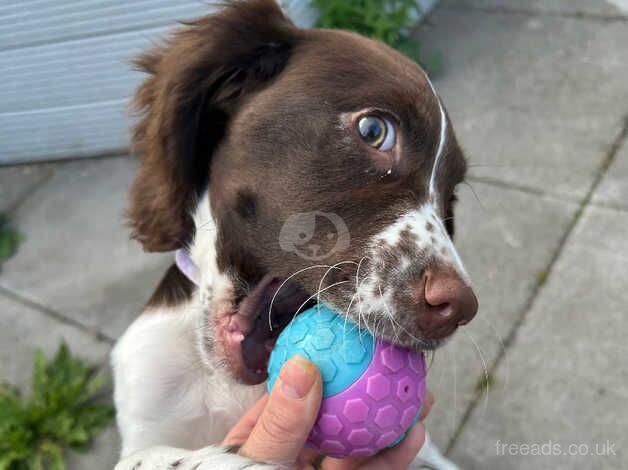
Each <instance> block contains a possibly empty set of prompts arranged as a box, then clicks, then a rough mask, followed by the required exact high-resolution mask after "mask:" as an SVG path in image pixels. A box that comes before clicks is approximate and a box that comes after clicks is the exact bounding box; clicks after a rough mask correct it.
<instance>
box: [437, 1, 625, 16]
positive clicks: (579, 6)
mask: <svg viewBox="0 0 628 470" xmlns="http://www.w3.org/2000/svg"><path fill="white" fill-rule="evenodd" d="M439 5H440V6H441V7H443V8H452V7H473V8H487V9H495V8H512V9H517V10H524V11H530V12H538V13H541V14H543V13H558V14H572V15H602V16H624V15H628V2H627V1H626V0H609V1H605V0H526V1H525V2H522V1H521V0H441V2H440V3H439Z"/></svg>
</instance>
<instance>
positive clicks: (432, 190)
mask: <svg viewBox="0 0 628 470" xmlns="http://www.w3.org/2000/svg"><path fill="white" fill-rule="evenodd" d="M425 78H426V79H427V83H428V84H429V85H430V88H431V89H432V93H434V96H435V97H436V100H437V101H438V111H439V112H440V132H439V139H438V148H437V149H436V155H435V156H434V165H433V166H432V173H431V175H430V185H429V194H430V197H431V198H432V199H433V200H437V199H438V190H437V188H436V175H437V173H438V167H439V163H440V159H441V157H442V155H443V150H444V149H445V144H446V143H447V115H446V114H445V109H444V108H443V104H442V103H441V101H440V97H439V96H438V94H437V93H436V89H435V88H434V85H432V82H431V81H430V79H429V77H428V76H427V74H425Z"/></svg>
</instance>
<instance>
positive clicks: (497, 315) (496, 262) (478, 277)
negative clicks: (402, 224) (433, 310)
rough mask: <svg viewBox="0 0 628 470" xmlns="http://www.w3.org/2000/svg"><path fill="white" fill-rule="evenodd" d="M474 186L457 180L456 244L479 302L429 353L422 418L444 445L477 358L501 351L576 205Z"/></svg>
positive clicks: (465, 401) (475, 373)
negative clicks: (427, 404)
mask: <svg viewBox="0 0 628 470" xmlns="http://www.w3.org/2000/svg"><path fill="white" fill-rule="evenodd" d="M472 187H473V190H474V191H475V193H476V194H477V199H476V196H475V195H474V194H473V193H472V191H471V189H470V188H469V187H467V186H464V185H463V186H461V187H460V191H459V197H460V203H459V204H460V206H459V208H458V211H457V218H456V225H457V227H456V233H457V236H456V244H457V246H458V248H459V250H460V252H461V256H462V259H463V261H464V262H465V265H466V267H467V269H468V271H469V273H470V275H471V279H472V281H473V282H474V288H475V290H476V294H477V296H478V299H479V302H480V310H479V313H478V315H477V317H476V318H475V319H474V320H473V321H472V322H471V323H470V324H469V325H468V326H466V327H464V328H463V329H462V330H461V331H458V332H457V333H456V335H455V337H454V338H453V340H452V341H451V342H450V343H449V344H447V345H446V346H445V347H444V348H443V349H439V350H438V351H437V352H436V353H435V357H434V362H433V365H432V367H431V369H430V372H429V374H428V385H429V387H430V389H431V390H432V391H433V392H434V395H435V396H436V405H435V407H434V409H433V411H432V413H431V415H430V417H429V418H428V422H427V424H428V428H429V429H430V431H431V432H432V435H433V437H434V440H435V441H436V442H437V443H438V444H439V445H440V446H441V447H442V448H445V447H446V446H447V445H448V442H449V440H450V439H451V437H452V436H453V435H454V434H455V432H456V430H457V429H458V426H459V425H460V422H461V420H462V417H463V415H464V413H465V410H466V409H467V406H468V405H469V403H470V401H471V400H472V399H473V397H474V396H475V390H476V385H477V383H478V381H479V380H480V379H481V378H482V377H483V376H484V364H483V363H484V362H485V363H486V364H487V365H488V366H490V365H491V364H492V363H493V361H494V360H495V358H496V357H497V355H499V354H500V353H501V352H502V340H503V338H505V337H506V336H507V335H508V334H509V332H510V331H511V330H512V328H513V326H514V324H515V322H517V320H518V318H519V315H520V314H521V312H522V310H523V308H524V305H525V304H526V302H527V300H528V298H529V297H530V295H531V293H532V291H533V289H534V287H535V285H536V284H537V280H538V279H539V277H540V276H542V272H543V270H544V269H545V268H546V266H547V265H548V263H549V262H550V260H551V258H552V255H553V253H554V251H555V250H556V249H557V247H558V246H559V240H560V239H561V237H562V236H563V234H564V233H565V232H566V230H567V227H568V225H569V222H570V220H571V219H572V217H573V214H574V213H575V211H576V206H575V205H574V204H571V203H568V202H563V201H559V200H556V199H551V198H545V197H538V196H536V195H532V194H529V193H525V192H521V191H515V190H512V189H504V188H498V187H495V186H491V185H486V184H480V183H472ZM478 200H479V201H478ZM474 342H475V343H476V344H477V347H476V345H474ZM480 351H481V352H480Z"/></svg>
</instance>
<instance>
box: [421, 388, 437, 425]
mask: <svg viewBox="0 0 628 470" xmlns="http://www.w3.org/2000/svg"><path fill="white" fill-rule="evenodd" d="M432 405H434V395H432V392H430V391H429V390H428V391H426V392H425V397H424V398H423V405H422V407H421V414H420V415H419V420H420V421H423V420H424V419H425V418H426V417H427V415H428V414H430V410H431V409H432Z"/></svg>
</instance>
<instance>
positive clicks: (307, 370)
mask: <svg viewBox="0 0 628 470" xmlns="http://www.w3.org/2000/svg"><path fill="white" fill-rule="evenodd" d="M279 379H280V380H281V392H282V393H283V394H284V395H285V396H286V397H288V398H292V399H295V400H298V399H301V398H303V397H304V396H305V395H307V393H308V392H309V391H310V390H311V388H312V385H314V381H315V380H316V366H315V365H314V363H313V362H311V361H308V360H307V359H306V358H304V357H302V356H299V355H298V354H295V355H294V356H292V357H291V358H290V359H289V360H288V362H286V364H285V365H284V366H283V368H282V369H281V374H280V375H279Z"/></svg>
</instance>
